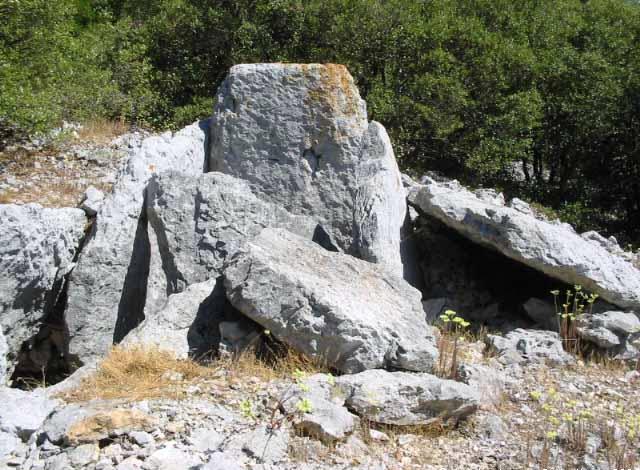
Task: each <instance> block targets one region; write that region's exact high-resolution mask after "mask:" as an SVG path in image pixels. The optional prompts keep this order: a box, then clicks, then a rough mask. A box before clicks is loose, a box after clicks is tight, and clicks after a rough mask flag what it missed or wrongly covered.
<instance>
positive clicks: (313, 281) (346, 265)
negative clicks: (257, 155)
mask: <svg viewBox="0 0 640 470" xmlns="http://www.w3.org/2000/svg"><path fill="white" fill-rule="evenodd" d="M224 277H225V279H224V285H225V288H226V292H227V297H228V299H229V301H230V302H231V303H232V304H233V306H234V307H235V308H236V309H238V310H239V311H240V312H242V313H243V314H245V315H246V316H248V317H249V318H251V319H252V320H254V321H255V322H257V323H259V324H261V325H262V326H263V327H264V328H266V329H268V330H270V331H271V333H272V334H273V335H274V336H275V337H276V338H278V339H279V340H281V341H283V342H285V343H287V344H289V345H290V346H292V347H293V348H295V349H297V350H299V351H301V352H303V353H306V354H307V355H310V356H312V357H315V358H318V359H321V360H323V361H326V363H327V364H328V365H330V366H333V367H336V368H337V369H339V370H341V371H343V372H346V373H354V372H360V371H363V370H366V369H374V368H385V367H389V368H395V369H404V370H411V371H430V370H431V369H432V368H433V366H434V364H435V362H436V360H437V356H438V351H437V348H436V346H435V342H436V340H435V338H436V334H437V333H436V331H435V329H434V328H433V327H431V326H429V325H427V322H426V319H425V315H424V312H423V310H422V305H421V303H420V298H421V294H420V292H419V291H418V290H416V289H414V288H413V287H411V286H410V285H409V284H408V283H406V282H405V281H404V280H403V279H402V278H400V277H398V276H396V275H394V274H392V273H390V272H389V271H387V270H386V269H384V267H382V266H379V265H376V264H373V263H369V262H366V261H362V260H359V259H356V258H354V257H352V256H349V255H345V254H342V253H332V252H329V251H327V250H324V249H322V248H321V247H319V246H318V245H316V244H315V243H313V242H310V241H308V240H305V239H304V238H301V237H299V236H297V235H294V234H292V233H290V232H287V231H286V230H282V229H270V228H267V229H264V230H263V231H262V232H261V233H260V235H259V236H257V237H256V238H255V239H254V240H253V241H252V242H251V243H249V244H248V245H247V247H246V249H245V250H244V251H243V252H241V253H240V254H239V255H237V256H236V257H234V258H233V259H232V260H231V261H230V262H229V263H228V265H227V266H226V268H225V270H224Z"/></svg>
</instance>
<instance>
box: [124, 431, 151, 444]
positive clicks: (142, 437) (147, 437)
mask: <svg viewBox="0 0 640 470" xmlns="http://www.w3.org/2000/svg"><path fill="white" fill-rule="evenodd" d="M129 437H130V438H131V439H132V440H133V442H135V443H136V444H138V445H139V446H140V447H146V446H148V445H151V444H154V443H155V440H154V439H153V436H151V434H149V433H147V432H144V431H133V432H130V433H129Z"/></svg>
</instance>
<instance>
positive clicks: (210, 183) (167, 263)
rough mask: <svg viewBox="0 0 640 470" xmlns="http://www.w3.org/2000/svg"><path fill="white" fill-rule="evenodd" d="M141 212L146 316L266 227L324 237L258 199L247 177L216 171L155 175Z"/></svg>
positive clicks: (309, 222)
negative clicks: (146, 246)
mask: <svg viewBox="0 0 640 470" xmlns="http://www.w3.org/2000/svg"><path fill="white" fill-rule="evenodd" d="M146 213H147V219H148V221H149V227H148V233H149V249H150V255H149V273H148V284H147V290H146V307H145V313H146V315H147V316H152V315H153V313H154V312H155V311H157V310H158V309H159V308H161V307H162V306H163V305H164V303H165V302H166V300H167V295H170V294H174V293H179V292H182V291H183V290H184V289H185V288H187V287H188V286H189V285H192V284H194V283H199V282H205V281H207V280H209V279H215V278H217V277H218V276H220V273H221V269H222V266H223V265H224V263H225V261H226V260H227V259H228V258H230V257H231V256H233V255H234V254H235V253H237V252H238V251H239V250H240V249H241V248H242V247H243V246H244V244H245V243H246V242H247V241H248V240H250V239H251V238H253V237H254V236H256V235H257V234H258V233H260V231H261V230H262V229H263V228H265V227H283V228H286V229H287V230H289V231H292V232H295V233H297V234H299V235H300V236H303V237H305V238H307V239H309V240H312V239H316V240H319V241H322V238H323V235H322V234H319V231H321V228H319V227H318V224H317V223H316V222H315V221H314V220H313V219H311V218H310V217H306V216H300V215H292V214H290V213H289V212H287V211H286V210H285V209H283V208H282V207H281V206H280V205H277V204H274V203H269V202H266V201H263V200H261V199H259V198H258V197H256V196H255V195H254V194H252V192H251V189H250V186H249V184H248V183H247V182H246V181H242V180H240V179H238V178H235V177H232V176H229V175H224V174H221V173H217V172H211V173H206V174H204V175H199V176H197V177H193V176H188V175H181V174H178V173H175V172H167V173H164V174H162V175H158V176H157V177H154V179H153V180H152V181H151V182H150V184H149V188H148V191H147V211H146ZM218 299H220V297H219V296H218ZM223 300H224V293H222V300H220V302H222V301H223Z"/></svg>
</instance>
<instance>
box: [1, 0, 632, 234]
mask: <svg viewBox="0 0 640 470" xmlns="http://www.w3.org/2000/svg"><path fill="white" fill-rule="evenodd" d="M0 16H1V17H2V18H3V19H4V20H3V22H2V23H0V127H1V126H5V127H7V126H9V125H11V126H13V127H15V126H17V127H18V128H20V129H24V130H25V131H27V132H33V131H36V130H43V129H46V128H47V127H51V126H54V125H56V124H58V122H59V121H60V120H61V119H80V120H82V119H89V118H92V117H96V116H101V117H108V118H124V119H126V120H128V121H131V122H136V123H140V124H145V125H152V126H157V127H177V126H180V125H183V124H185V123H187V122H190V121H192V120H194V119H196V118H197V117H202V116H205V115H207V114H209V113H210V110H211V106H212V103H213V95H214V93H215V89H216V87H217V85H218V84H219V83H220V81H221V79H222V77H223V76H224V74H225V73H226V71H227V69H228V68H229V67H230V66H231V65H233V64H235V63H241V62H267V61H288V62H338V63H344V64H346V65H347V66H348V67H349V69H350V71H351V72H352V74H353V75H354V76H355V78H356V80H357V82H358V85H359V87H360V90H361V92H362V94H363V96H364V97H365V99H366V100H367V103H368V108H369V113H370V117H371V118H372V119H376V120H378V121H381V122H382V123H383V124H384V125H385V126H387V128H388V129H389V131H390V134H391V136H392V139H393V141H394V145H395V149H396V152H397V154H398V157H399V159H400V163H401V166H403V167H404V168H405V169H407V170H413V171H415V172H417V173H419V172H421V171H424V170H436V171H440V172H443V173H445V174H446V175H448V176H452V177H457V178H459V179H461V180H463V181H464V182H465V183H468V184H471V185H488V186H497V187H499V188H502V189H504V190H505V191H507V193H509V194H510V195H516V194H517V195H519V196H520V197H525V198H528V199H530V200H532V201H537V202H539V203H541V204H543V205H544V206H547V207H550V208H553V209H555V210H556V211H557V212H558V213H559V214H560V215H561V216H562V217H563V218H565V219H566V220H569V221H571V222H573V223H575V224H577V225H578V228H580V229H587V228H593V229H598V230H602V231H604V232H605V233H608V234H615V235H617V236H618V237H620V238H621V239H622V240H623V241H629V242H640V182H639V177H640V117H639V116H640V6H639V5H638V3H637V2H631V1H626V0H553V1H551V0H523V1H519V2H514V1H512V0H75V1H74V0H56V1H54V2H52V1H50V0H0Z"/></svg>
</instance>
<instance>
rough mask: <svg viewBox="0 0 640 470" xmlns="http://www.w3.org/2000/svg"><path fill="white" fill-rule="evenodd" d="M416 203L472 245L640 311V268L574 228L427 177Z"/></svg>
mask: <svg viewBox="0 0 640 470" xmlns="http://www.w3.org/2000/svg"><path fill="white" fill-rule="evenodd" d="M425 183H426V184H425V185H424V186H423V187H421V188H420V189H419V190H417V191H413V192H412V193H411V194H410V201H411V203H412V204H414V205H416V206H417V207H419V208H420V210H422V211H423V212H424V213H425V214H427V215H429V216H431V217H435V218H436V219H438V220H440V221H441V222H443V223H444V224H446V225H447V226H449V227H451V228H452V229H454V230H456V231H457V232H459V233H460V234H462V235H463V236H465V237H467V238H468V239H470V240H471V241H473V242H475V243H478V244H481V245H484V246H487V247H491V248H492V249H494V250H497V251H499V252H500V253H502V254H503V255H505V256H507V257H509V258H512V259H514V260H516V261H518V262H520V263H523V264H525V265H527V266H529V267H532V268H534V269H536V270H538V271H541V272H543V273H545V274H546V275H548V276H550V277H553V278H556V279H559V280H561V281H563V282H566V283H568V284H579V285H582V286H583V287H584V288H585V289H587V290H588V291H590V292H594V293H597V294H599V295H600V297H602V298H603V299H605V300H607V301H608V302H611V303H613V304H615V305H618V306H620V307H623V308H640V270H638V269H636V268H635V267H634V266H633V264H631V263H630V262H629V261H627V260H626V259H625V258H623V257H620V256H617V255H616V254H613V253H611V252H610V251H608V250H607V249H605V248H603V247H602V246H600V245H599V244H596V243H592V242H590V241H588V240H586V239H584V238H583V237H581V236H580V235H578V234H577V233H576V232H575V230H573V228H572V227H571V226H569V225H568V224H561V223H558V222H549V221H545V220H539V219H537V218H536V217H535V216H533V215H531V214H529V213H528V212H527V211H524V210H523V209H522V207H519V206H518V208H517V209H516V208H513V207H505V206H502V205H499V204H494V203H489V202H486V201H485V200H482V199H480V198H478V197H477V196H476V195H475V194H473V193H472V192H470V191H468V190H467V189H465V188H464V187H462V186H461V185H460V184H458V183H457V182H456V181H450V182H445V183H440V182H437V181H435V180H433V179H430V178H427V180H426V181H425Z"/></svg>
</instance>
